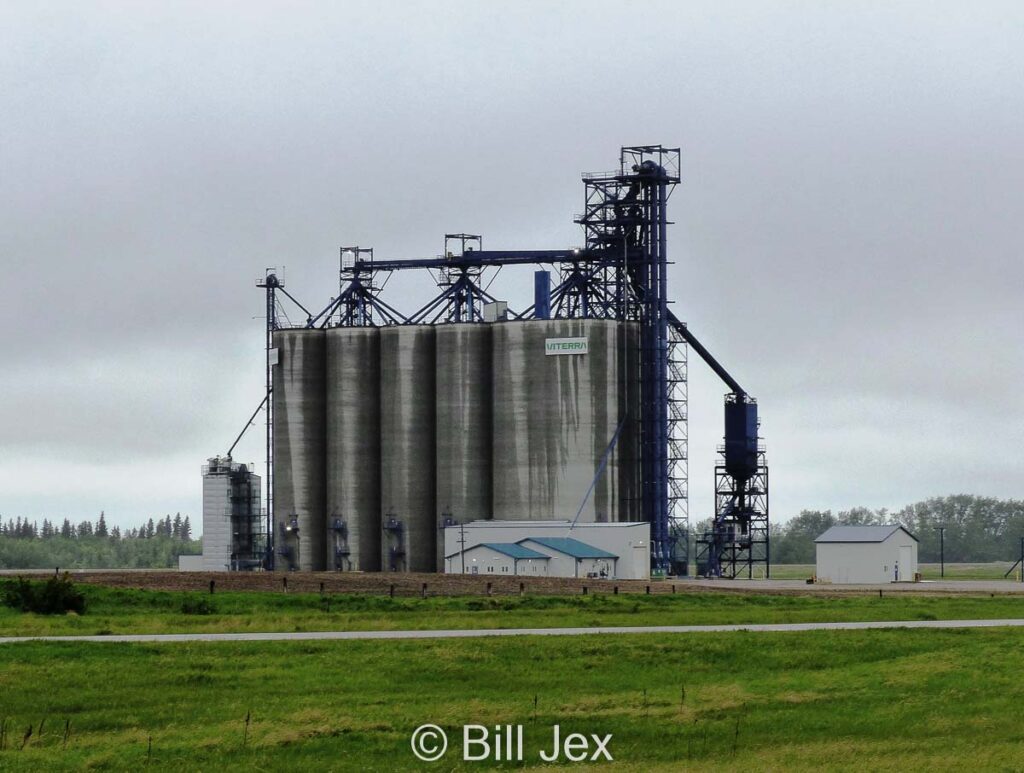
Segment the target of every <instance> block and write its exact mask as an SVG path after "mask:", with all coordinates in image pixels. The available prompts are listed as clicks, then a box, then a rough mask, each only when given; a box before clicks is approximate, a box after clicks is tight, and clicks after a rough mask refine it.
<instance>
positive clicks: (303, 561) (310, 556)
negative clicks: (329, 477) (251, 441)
mask: <svg viewBox="0 0 1024 773" xmlns="http://www.w3.org/2000/svg"><path fill="white" fill-rule="evenodd" d="M273 343H274V346H275V347H276V348H277V351H278V362H277V365H274V366H273V368H272V370H273V387H274V393H273V401H274V519H275V522H276V523H275V527H274V529H275V540H276V541H277V543H278V545H279V544H280V542H281V540H282V537H281V531H280V528H279V526H278V524H280V523H283V522H286V521H287V519H288V517H289V516H290V515H292V514H295V515H297V516H298V521H299V538H298V540H297V545H296V547H297V549H298V568H299V569H301V570H303V571H319V570H322V569H324V568H325V560H324V559H325V547H324V535H325V531H326V525H325V506H326V501H325V500H326V496H327V490H326V466H325V462H326V450H327V449H326V435H327V416H326V410H325V406H326V399H325V398H326V392H325V367H326V357H325V354H326V352H325V334H324V331H323V330H304V329H303V330H279V331H277V332H275V333H274V336H273ZM278 563H279V564H282V563H283V562H281V561H278ZM281 568H284V567H283V566H281Z"/></svg>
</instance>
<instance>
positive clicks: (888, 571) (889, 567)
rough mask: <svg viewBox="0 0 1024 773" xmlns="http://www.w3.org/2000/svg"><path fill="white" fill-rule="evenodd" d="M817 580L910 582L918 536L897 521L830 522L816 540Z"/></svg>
mask: <svg viewBox="0 0 1024 773" xmlns="http://www.w3.org/2000/svg"><path fill="white" fill-rule="evenodd" d="M814 546H815V549H816V553H817V569H816V571H815V574H816V576H817V578H818V582H830V583H837V584H850V583H871V584H875V583H883V582H913V581H914V580H915V579H916V575H917V537H915V536H914V535H913V534H911V533H910V532H909V531H907V530H906V529H904V528H903V527H902V526H900V525H899V524H891V525H886V526H833V527H832V528H831V529H829V530H828V531H826V532H825V533H824V534H822V535H821V536H820V537H818V538H817V539H816V540H814Z"/></svg>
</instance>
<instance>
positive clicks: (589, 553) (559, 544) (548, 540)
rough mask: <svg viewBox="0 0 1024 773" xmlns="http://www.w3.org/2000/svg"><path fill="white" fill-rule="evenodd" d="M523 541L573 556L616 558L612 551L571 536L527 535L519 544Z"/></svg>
mask: <svg viewBox="0 0 1024 773" xmlns="http://www.w3.org/2000/svg"><path fill="white" fill-rule="evenodd" d="M523 542H536V543H537V544H538V545H543V546H544V547H546V548H551V549H552V550H557V551H558V552H559V553H565V554H566V555H567V556H572V557H573V558H618V556H617V555H615V554H614V553H609V552H608V551H607V550H601V548H595V547H594V546H593V545H588V544H587V543H586V542H580V541H579V540H578V539H573V538H572V537H527V538H526V539H521V540H519V544H522V543H523Z"/></svg>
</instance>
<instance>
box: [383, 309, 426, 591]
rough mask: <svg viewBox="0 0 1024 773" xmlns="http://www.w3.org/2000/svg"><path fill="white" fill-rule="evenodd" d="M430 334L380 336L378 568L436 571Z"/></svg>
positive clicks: (415, 330) (407, 328)
mask: <svg viewBox="0 0 1024 773" xmlns="http://www.w3.org/2000/svg"><path fill="white" fill-rule="evenodd" d="M434 342H435V330H434V328H433V327H432V326H430V325H396V326H391V327H385V328H382V329H381V331H380V395H381V421H380V438H381V527H382V532H383V540H382V549H381V568H382V569H383V570H385V571H409V572H432V571H435V569H436V564H437V554H436V544H437V538H438V535H437V522H436V516H435V504H434V502H435V496H436V490H435V474H434V468H435V455H436V445H435V433H434V426H435V414H434V410H435V404H434V395H435V388H434V377H435V371H434Z"/></svg>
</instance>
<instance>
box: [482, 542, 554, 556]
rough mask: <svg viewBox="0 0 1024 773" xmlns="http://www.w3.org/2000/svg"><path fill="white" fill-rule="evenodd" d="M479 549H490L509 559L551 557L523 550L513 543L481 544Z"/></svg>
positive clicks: (528, 549) (526, 549)
mask: <svg viewBox="0 0 1024 773" xmlns="http://www.w3.org/2000/svg"><path fill="white" fill-rule="evenodd" d="M479 547H485V548H490V549H491V550H494V551H497V552H498V553H504V554H505V555H506V556H510V557H511V558H543V559H549V558H551V556H546V555H544V554H543V553H538V552H537V551H536V550H531V549H530V548H524V547H523V546H522V545H517V544H516V543H514V542H481V543H480V545H479Z"/></svg>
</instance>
